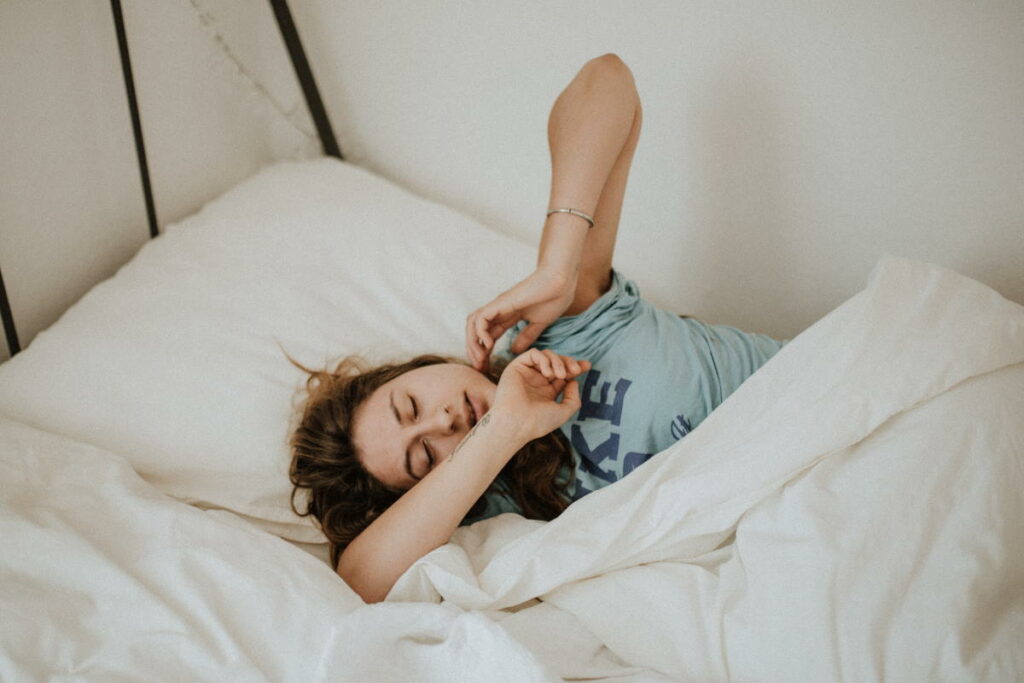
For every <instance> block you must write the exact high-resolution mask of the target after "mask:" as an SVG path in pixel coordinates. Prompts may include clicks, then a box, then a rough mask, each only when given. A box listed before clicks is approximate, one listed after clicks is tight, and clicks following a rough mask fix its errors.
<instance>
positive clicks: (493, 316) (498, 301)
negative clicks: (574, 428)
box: [466, 268, 576, 371]
mask: <svg viewBox="0 0 1024 683" xmlns="http://www.w3.org/2000/svg"><path fill="white" fill-rule="evenodd" d="M575 293H576V278H575V277H569V276H567V275H565V274H564V273H561V272H558V271H556V270H554V269H546V268H538V269H537V270H535V271H534V272H533V273H531V274H530V275H529V277H527V278H526V279H524V280H522V281H521V282H519V283H518V284H517V285H515V286H514V287H512V288H511V289H508V290H506V291H505V292H502V293H501V294H499V295H498V296H497V297H496V298H495V299H494V300H493V301H491V302H490V303H489V304H487V305H485V306H481V307H480V308H478V309H476V310H475V311H473V312H472V313H470V314H469V316H467V317H466V356H467V357H468V358H469V360H470V361H471V362H472V363H473V367H474V368H476V369H477V370H480V371H483V370H485V369H486V368H487V363H488V360H489V359H490V355H491V352H492V351H493V350H494V344H495V342H496V341H497V340H498V338H500V337H501V335H503V334H504V333H505V331H506V330H508V329H509V328H510V327H512V326H513V325H515V324H516V323H517V322H519V321H520V320H527V321H529V324H528V325H527V326H526V327H525V328H524V329H523V330H522V332H520V333H519V335H518V336H517V337H516V338H515V340H513V342H512V346H511V351H512V353H516V354H517V353H521V352H523V351H524V350H526V349H527V348H528V347H529V346H530V344H532V343H533V342H535V341H536V340H537V337H539V336H540V333H541V332H543V331H544V329H545V328H546V327H547V326H548V325H550V324H551V323H553V322H554V321H556V320H558V318H559V316H561V315H562V313H564V312H565V311H566V309H567V308H569V306H570V304H572V300H573V297H574V295H575Z"/></svg>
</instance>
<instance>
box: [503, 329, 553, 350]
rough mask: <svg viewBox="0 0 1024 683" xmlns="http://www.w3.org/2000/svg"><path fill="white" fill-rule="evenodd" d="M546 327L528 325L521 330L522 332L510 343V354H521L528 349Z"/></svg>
mask: <svg viewBox="0 0 1024 683" xmlns="http://www.w3.org/2000/svg"><path fill="white" fill-rule="evenodd" d="M545 327H547V325H545V324H544V323H530V324H529V325H527V326H526V327H524V328H523V331H522V332H520V333H519V336H517V337H516V339H515V341H513V342H512V347H511V348H512V353H522V352H523V351H525V350H526V349H528V348H529V347H530V345H531V344H533V342H535V341H537V337H539V336H540V333H541V332H543V331H544V328H545Z"/></svg>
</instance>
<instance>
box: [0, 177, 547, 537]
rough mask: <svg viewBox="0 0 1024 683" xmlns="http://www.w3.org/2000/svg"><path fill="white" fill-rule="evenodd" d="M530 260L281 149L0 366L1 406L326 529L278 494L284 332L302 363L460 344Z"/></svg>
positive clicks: (172, 476) (283, 472) (271, 520)
mask: <svg viewBox="0 0 1024 683" xmlns="http://www.w3.org/2000/svg"><path fill="white" fill-rule="evenodd" d="M535 259H536V247H535V246H530V245H526V244H523V243H522V242H519V241H517V240H514V239H512V238H511V237H508V236H505V235H502V234H500V233H497V232H495V231H493V230H490V229H488V228H485V227H484V226H482V225H480V224H479V223H477V222H476V221H474V220H472V219H470V218H467V217H466V216H463V215H461V214H459V213H457V212H456V211H454V210H452V209H450V208H448V207H446V206H443V205H440V204H437V203H433V202H430V201H426V200H424V199H422V198H420V197H417V196H415V195H413V194H411V193H409V192H407V191H405V190H403V189H401V188H399V187H398V186H396V185H394V184H392V183H391V182H389V181H387V180H384V179H381V178H379V177H377V176H374V175H373V174H371V173H370V172H368V171H365V170H363V169H360V168H358V167H356V166H352V165H350V164H347V163H344V162H341V161H338V160H336V159H333V158H319V159H315V160H311V161H301V162H294V161H292V162H281V163H278V164H275V165H272V166H269V167H266V168H264V169H263V170H261V171H260V172H259V173H258V174H256V175H255V176H253V177H252V178H249V179H247V180H246V181H244V182H242V183H241V184H240V185H238V186H236V187H234V188H233V189H231V190H229V191H228V192H226V193H225V194H224V195H222V196H221V197H218V198H217V199H215V200H213V201H211V202H210V203H208V204H207V205H206V206H204V207H203V208H202V210H200V211H199V212H198V213H197V214H195V215H194V216H191V217H189V218H187V219H185V220H183V221H181V222H180V223H177V224H174V225H170V226H168V227H167V228H166V230H165V233H164V234H162V235H161V236H160V237H158V238H157V239H155V240H152V241H150V242H149V243H148V244H146V245H145V247H144V248H143V249H141V250H140V251H139V253H138V254H137V255H136V256H135V257H134V258H133V259H132V260H131V261H130V262H129V263H127V264H126V265H125V266H123V267H122V268H121V269H120V271H119V272H118V273H117V274H116V275H115V276H114V277H113V278H111V279H110V280H108V281H106V282H103V283H101V284H99V285H97V286H96V287H95V288H93V289H92V290H91V291H90V292H89V293H88V294H86V295H85V296H84V297H83V298H82V299H81V300H80V301H79V302H78V303H76V304H75V305H74V306H72V307H71V308H70V309H69V310H68V311H67V312H65V314H64V315H63V316H62V317H61V318H60V320H58V321H57V322H56V323H55V324H54V325H53V326H52V327H50V328H49V329H48V330H46V331H44V332H42V333H40V334H39V335H38V336H37V337H36V338H35V340H34V341H33V342H32V343H31V345H30V346H29V347H28V348H27V349H25V350H24V351H23V352H22V353H20V354H19V355H17V356H15V357H14V358H13V359H11V360H10V361H8V362H7V363H4V364H3V365H0V414H3V415H6V416H8V417H11V418H14V419H16V420H20V421H22V422H25V423H27V424H30V425H33V426H35V427H37V428H40V429H44V430H47V431H51V432H55V433H58V434H61V435H64V436H67V437H70V438H73V439H77V440H80V441H83V442H86V443H89V444H93V445H95V446H99V447H101V448H104V449H106V450H108V451H112V452H115V453H118V454H120V455H122V456H124V457H125V458H127V459H128V460H129V461H130V462H131V463H132V465H133V466H134V467H135V469H136V470H137V471H138V472H139V473H140V474H141V475H142V476H143V477H145V478H146V479H147V480H148V481H149V482H151V483H152V484H154V485H155V486H156V487H157V488H159V489H160V490H162V491H164V492H165V493H167V494H170V495H172V496H174V497H176V498H179V499H182V500H185V501H188V502H191V503H195V504H197V505H201V506H204V507H220V508H226V509H229V510H232V511H234V512H236V513H238V514H241V515H243V516H245V517H247V518H249V519H251V520H253V521H255V522H256V523H258V524H260V526H262V527H263V528H264V529H266V530H268V531H271V532H272V533H277V534H278V535H281V536H284V537H286V538H290V539H293V540H298V541H307V542H308V541H322V540H323V537H322V536H321V535H320V533H319V531H318V530H317V529H316V528H315V525H314V524H313V522H312V521H311V520H310V519H308V518H307V519H303V518H300V517H297V516H296V515H295V514H294V513H293V512H292V511H291V508H290V506H289V503H288V500H289V495H290V492H291V488H292V486H291V483H290V482H289V481H288V476H287V471H288V464H289V460H290V454H289V448H288V443H287V442H288V437H289V433H290V431H291V428H292V426H293V423H294V415H295V408H296V407H297V406H298V405H299V400H300V399H301V398H302V397H301V395H300V394H299V392H298V390H299V388H300V387H301V385H302V383H303V380H304V374H303V373H302V372H301V371H299V370H298V369H297V368H295V367H294V366H292V365H291V364H290V363H289V362H288V361H287V359H286V358H285V357H284V355H283V353H282V352H281V350H280V348H279V347H278V342H280V343H281V345H282V346H283V347H284V349H285V350H287V351H288V353H290V354H291V355H292V356H293V357H294V358H295V359H296V360H298V361H299V362H301V363H303V364H305V365H307V366H310V367H322V366H324V365H325V364H326V363H327V362H329V361H335V360H337V359H338V358H340V357H341V356H343V355H347V354H349V353H353V352H356V353H362V354H364V355H367V356H369V357H370V358H371V359H372V360H375V361H376V360H388V359H393V358H405V357H407V356H411V355H413V354H417V353H425V352H440V353H448V354H452V355H456V356H462V357H464V353H465V351H464V342H463V339H464V325H465V317H466V315H467V314H468V313H469V312H470V311H472V310H473V309H475V308H477V307H479V306H481V305H483V304H484V303H486V302H487V301H489V300H490V299H491V298H492V297H493V296H495V295H496V294H497V293H498V292H500V291H501V290H503V289H506V288H507V287H509V286H511V285H512V284H514V283H515V282H516V281H518V280H519V279H521V278H522V277H524V276H525V275H526V274H527V273H529V272H530V271H531V270H532V269H533V267H534V264H535ZM83 485H88V482H83Z"/></svg>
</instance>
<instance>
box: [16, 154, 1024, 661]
mask: <svg viewBox="0 0 1024 683" xmlns="http://www.w3.org/2000/svg"><path fill="white" fill-rule="evenodd" d="M535 248H536V247H535V245H528V244H523V243H521V242H518V241H516V240H514V239H512V238H510V237H508V236H505V235H503V234H501V233H498V232H496V231H494V230H491V229H489V228H488V227H487V226H485V225H481V224H480V223H479V222H477V221H474V220H473V219H470V218H469V217H466V216H464V215H461V214H460V213H458V212H456V211H454V210H452V209H450V208H448V207H446V206H444V205H441V204H438V203H434V202H430V201H427V200H424V199H422V198H420V197H417V196H416V195H414V194H412V193H410V192H408V191H406V190H404V189H402V188H400V187H398V186H396V185H395V184H393V183H391V182H389V181H387V180H385V179H383V178H380V177H378V176H375V175H374V174H372V173H370V172H368V171H366V170H364V169H361V168H359V167H357V166H354V165H352V164H349V163H347V162H345V161H344V160H343V159H341V158H340V155H338V156H325V157H323V158H318V159H312V160H308V161H288V162H280V163H277V164H273V165H270V166H267V167H265V168H263V169H262V170H261V171H260V172H259V173H257V174H256V175H254V176H253V177H251V178H249V179H247V180H245V181H244V182H242V183H241V184H239V185H238V186H236V187H234V188H232V189H231V190H230V191H228V192H226V193H224V194H223V195H221V196H220V197H218V198H216V199H215V200H213V201H211V202H209V203H208V204H206V205H205V206H204V207H203V208H202V209H201V210H200V211H199V212H197V213H196V214H194V215H192V216H190V217H188V218H186V219H184V220H182V221H179V222H178V223H175V224H173V225H170V226H168V227H167V228H166V229H165V230H164V232H163V234H160V235H159V236H158V237H157V238H155V239H153V240H151V241H150V242H149V243H148V244H147V245H146V246H145V247H144V248H143V249H141V250H140V251H139V252H138V253H137V254H136V255H135V256H134V258H132V259H131V260H130V261H129V262H128V263H126V264H124V266H123V267H122V268H121V269H120V270H119V271H118V272H117V274H116V275H115V276H114V277H113V278H111V279H109V280H107V281H106V282H103V283H101V284H100V285H98V286H96V287H95V288H93V289H92V290H91V291H90V292H89V293H88V294H87V295H86V296H84V297H83V298H82V299H81V300H80V301H78V302H77V303H76V304H75V305H74V306H72V307H71V308H70V309H68V310H67V311H66V312H65V313H64V315H63V316H62V317H61V318H60V319H59V320H58V321H57V322H56V323H55V324H54V325H53V326H51V327H50V328H49V329H47V330H45V331H44V332H42V333H41V334H39V335H38V336H37V337H36V338H35V339H34V340H33V342H32V343H31V344H30V345H29V346H28V348H26V349H24V350H22V351H21V352H20V353H17V354H16V355H14V356H13V357H12V358H11V360H9V361H7V362H5V363H3V364H2V365H0V484H2V487H0V537H2V538H3V552H2V554H0V576H2V581H0V591H2V594H3V619H2V621H0V679H2V680H4V681H8V680H9V681H17V680H42V679H58V680H64V679H71V680H90V681H91V680H95V681H108V680H152V679H153V678H158V679H160V680H211V681H214V680H217V681H220V680H274V681H291V680H295V681H319V680H353V681H357V680H358V681H367V680H375V681H376V680H380V681H393V680H437V681H452V680H474V681H476V680H487V681H504V680H507V681H557V680H583V679H585V680H615V681H627V680H629V681H676V680H687V681H689V680H695V681H708V680H716V681H717V680H721V681H725V680H735V681H794V680H799V681H803V680H814V681H876V680H877V681H882V680H889V681H911V680H913V681H919V680H920V681H923V680H928V681H1013V680H1020V679H1022V678H1024V648H1022V647H1021V643H1024V551H1022V549H1024V523H1022V521H1021V520H1022V519H1024V496H1022V493H1021V492H1022V491H1024V421H1022V420H1021V419H1020V418H1021V415H1024V307H1021V306H1020V305H1018V304H1016V303H1014V302H1012V301H1009V300H1008V299H1006V298H1004V297H1003V296H1001V295H1000V294H999V293H998V292H996V291H994V290H992V289H991V288H989V287H987V286H985V285H983V284H982V283H980V282H977V281H975V280H972V279H970V278H967V277H965V276H963V275H960V274H958V273H956V272H954V271H952V270H949V269H947V268H943V267H940V266H938V265H934V264H930V263H925V262H920V261H916V260H912V259H908V258H904V257H901V256H898V255H894V254H882V255H881V257H880V258H879V260H878V262H877V263H876V264H875V265H874V267H873V268H872V270H871V271H870V272H869V273H866V274H865V282H864V286H863V288H862V289H860V290H859V291H857V292H854V293H852V294H851V296H850V297H849V298H848V299H847V300H846V301H844V302H843V303H842V304H841V305H839V306H838V307H836V308H835V309H834V310H833V311H831V312H830V313H828V314H827V315H825V316H824V317H822V318H821V319H820V320H819V321H817V322H816V323H815V324H813V325H812V326H810V327H809V328H808V329H806V330H805V331H803V332H802V333H801V334H799V335H798V336H796V337H795V338H794V339H792V341H790V342H789V343H788V344H787V345H786V346H785V347H784V348H783V349H782V350H781V351H780V352H779V353H778V354H777V355H776V356H775V357H773V358H772V359H771V360H770V361H769V362H768V363H767V364H766V365H764V366H763V367H762V368H761V369H760V370H758V372H757V373H755V374H754V375H753V376H752V377H751V378H750V379H749V380H748V381H747V382H745V383H744V384H743V385H742V386H741V387H740V388H739V390H737V391H736V392H735V393H734V394H732V395H731V396H730V397H729V398H728V399H727V400H726V401H725V402H724V403H723V404H722V405H721V406H720V407H719V408H718V409H717V410H716V411H715V412H714V413H712V414H711V415H710V416H709V417H708V418H707V419H706V420H705V421H704V422H703V423H701V425H699V427H698V428H697V429H695V430H693V431H692V432H691V433H690V434H688V435H687V436H686V437H685V438H684V439H682V440H680V441H678V442H676V443H675V444H674V445H673V446H671V447H669V448H668V449H666V450H665V451H663V452H661V453H658V454H657V455H656V456H654V457H652V458H651V459H650V460H649V461H648V462H646V463H645V464H644V465H642V466H641V467H639V468H638V469H637V470H635V471H634V472H632V473H631V474H630V476H629V477H627V478H625V479H623V480H622V481H620V482H617V483H615V484H613V485H611V486H608V487H606V488H604V489H601V490H599V491H597V492H594V493H592V494H590V495H588V496H586V497H585V498H583V499H581V500H580V501H577V502H576V503H574V504H573V505H572V506H570V508H569V509H568V510H566V511H565V512H564V513H563V514H562V515H561V516H560V517H559V518H557V519H556V520H554V521H552V522H549V523H542V522H539V521H534V520H527V519H524V518H522V517H519V516H516V515H512V514H504V515H499V516H497V517H494V518H491V519H488V520H485V521H482V522H479V523H477V524H474V525H471V526H468V527H462V528H459V529H458V530H457V531H456V532H455V534H454V536H453V538H452V539H451V542H450V543H448V544H446V545H444V546H441V547H440V548H437V549H436V550H435V551H433V552H431V553H430V554H428V555H427V556H425V557H424V558H422V559H421V560H420V561H419V562H417V563H416V564H415V565H414V566H413V567H411V568H410V569H409V570H408V571H407V572H406V573H405V574H404V575H403V576H402V578H401V579H400V580H399V582H398V583H397V584H396V585H395V587H394V588H393V589H392V591H391V593H390V594H389V595H388V597H387V599H386V600H385V601H384V602H382V603H379V604H374V605H366V604H364V603H363V601H362V600H361V599H360V598H359V597H358V596H357V595H356V594H355V592H354V591H352V590H351V589H350V588H349V587H348V586H347V585H345V583H344V582H343V581H342V580H341V579H339V578H338V577H337V576H336V575H335V573H334V572H333V570H332V568H331V567H330V566H329V565H328V563H327V560H326V546H325V545H324V544H323V542H322V541H323V538H322V536H321V535H320V532H319V530H318V529H317V528H316V526H315V524H314V523H313V522H312V521H311V520H310V519H308V518H300V517H298V516H296V515H295V514H294V512H293V511H292V509H291V507H290V506H289V502H288V499H289V495H290V491H291V486H290V484H289V482H288V478H287V465H288V459H289V454H288V448H287V439H288V434H289V432H290V429H291V428H292V426H293V424H294V419H295V407H296V406H297V405H298V402H299V401H300V400H301V392H300V387H301V384H302V379H303V378H302V375H301V373H300V372H299V371H298V370H297V369H296V368H295V367H294V366H292V365H291V364H290V363H289V362H288V360H287V359H286V357H285V355H284V353H285V352H287V353H289V354H291V355H292V356H293V357H295V358H296V359H297V360H299V361H300V362H303V363H304V364H307V365H314V366H315V365H321V366H322V365H325V364H327V363H328V362H329V361H331V360H334V359H337V358H339V357H340V356H343V355H346V354H348V353H360V354H363V355H364V356H367V357H369V358H372V359H376V360H387V359H392V358H400V357H403V356H407V355H410V354H413V353H419V352H424V351H435V352H441V353H451V354H453V355H462V353H463V348H462V339H463V336H464V335H463V325H464V319H465V315H466V314H467V313H468V312H469V311H471V310H474V309H475V308H477V307H478V306H480V305H481V304H483V303H485V302H486V301H487V300H489V299H490V297H491V296H493V294H494V293H496V292H498V291H501V290H502V289H504V288H506V287H508V286H510V285H511V284H513V283H514V282H516V281H518V279H519V278H520V277H522V275H523V274H524V273H526V272H528V271H529V270H530V269H531V268H532V266H533V263H534V259H535V256H536V251H535ZM451 263H458V264H459V267H458V268H455V269H449V267H448V266H449V264H451Z"/></svg>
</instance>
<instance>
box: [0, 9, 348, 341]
mask: <svg viewBox="0 0 1024 683" xmlns="http://www.w3.org/2000/svg"><path fill="white" fill-rule="evenodd" d="M270 6H271V9H272V10H273V11H274V18H275V19H276V20H277V27H278V28H279V29H280V30H281V37H282V38H283V39H284V42H285V46H286V47H287V48H288V56H289V58H290V59H291V62H292V66H293V67H294V68H295V75H296V77H297V78H298V79H299V84H300V85H301V86H302V94H303V96H304V97H305V99H306V106H307V107H308V108H309V113H310V116H311V117H312V118H313V123H314V124H315V125H316V132H317V135H318V136H319V137H320V145H321V147H322V148H323V151H324V155H325V156H332V157H337V158H338V159H342V160H344V158H345V157H343V156H342V155H341V150H340V149H339V148H338V143H337V141H336V140H335V138H334V131H333V129H332V128H331V122H330V120H329V119H328V118H327V110H326V109H324V104H323V100H322V99H321V98H320V91H319V90H318V89H317V87H316V81H315V80H314V79H313V71H312V69H311V68H310V66H309V61H308V60H307V59H306V51H305V50H304V49H303V47H302V41H301V40H299V32H298V30H297V29H296V28H295V22H294V21H293V19H292V13H291V10H290V9H289V8H288V0H270ZM110 9H111V12H112V14H113V16H114V28H115V30H116V31H117V46H118V51H119V52H120V55H121V70H122V71H123V73H124V86H125V91H126V92H127V95H128V106H129V108H130V109H131V117H132V131H133V132H134V135H135V153H136V156H137V157H138V159H139V175H140V176H141V178H142V193H143V195H144V196H145V200H146V216H147V218H148V219H149V237H150V239H152V238H154V237H156V236H157V235H158V234H159V231H158V229H157V220H156V205H155V204H154V202H153V190H152V186H151V185H150V182H149V165H148V164H147V162H146V146H145V144H143V139H142V119H141V117H140V116H139V105H138V101H137V100H136V98H135V79H134V77H133V76H132V63H131V57H130V56H129V54H128V36H127V34H126V33H125V30H124V15H123V14H122V12H121V0H110ZM0 318H2V319H3V325H4V335H5V336H6V337H7V348H8V349H9V350H10V355H11V357H12V358H13V357H14V355H15V354H17V353H18V352H19V351H21V345H20V343H19V342H18V331H17V328H15V326H14V316H13V315H12V313H11V302H10V299H8V297H7V289H6V288H5V287H4V278H3V272H2V271H0Z"/></svg>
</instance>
